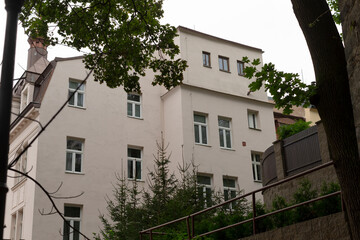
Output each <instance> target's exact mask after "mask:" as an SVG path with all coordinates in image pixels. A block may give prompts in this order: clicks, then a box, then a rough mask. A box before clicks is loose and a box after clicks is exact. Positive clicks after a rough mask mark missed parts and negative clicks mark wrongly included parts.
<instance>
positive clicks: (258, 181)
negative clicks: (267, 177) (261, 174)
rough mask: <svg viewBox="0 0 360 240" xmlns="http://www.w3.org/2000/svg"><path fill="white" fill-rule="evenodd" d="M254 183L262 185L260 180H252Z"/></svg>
mask: <svg viewBox="0 0 360 240" xmlns="http://www.w3.org/2000/svg"><path fill="white" fill-rule="evenodd" d="M254 182H255V183H262V181H261V180H254Z"/></svg>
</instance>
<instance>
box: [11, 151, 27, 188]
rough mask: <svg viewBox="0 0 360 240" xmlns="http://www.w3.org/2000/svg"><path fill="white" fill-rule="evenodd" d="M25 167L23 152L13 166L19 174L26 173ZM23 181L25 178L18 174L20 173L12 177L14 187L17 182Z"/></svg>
mask: <svg viewBox="0 0 360 240" xmlns="http://www.w3.org/2000/svg"><path fill="white" fill-rule="evenodd" d="M21 152H22V150H21V151H18V154H20V153H21ZM26 165H27V151H25V152H24V153H23V154H22V155H21V157H20V158H19V160H18V161H17V162H16V164H15V169H16V170H18V171H20V172H23V173H26ZM23 179H25V177H24V176H23V175H22V174H20V173H17V172H15V176H14V185H16V184H18V183H19V182H21V181H22V180H23Z"/></svg>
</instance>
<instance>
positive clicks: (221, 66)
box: [219, 58, 224, 70]
mask: <svg viewBox="0 0 360 240" xmlns="http://www.w3.org/2000/svg"><path fill="white" fill-rule="evenodd" d="M219 69H220V70H224V65H223V60H222V59H221V58H219Z"/></svg>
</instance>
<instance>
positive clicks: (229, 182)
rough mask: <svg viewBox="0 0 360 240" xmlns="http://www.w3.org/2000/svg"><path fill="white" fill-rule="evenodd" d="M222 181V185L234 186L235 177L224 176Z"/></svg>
mask: <svg viewBox="0 0 360 240" xmlns="http://www.w3.org/2000/svg"><path fill="white" fill-rule="evenodd" d="M223 182H224V187H231V188H235V179H228V178H224V179H223Z"/></svg>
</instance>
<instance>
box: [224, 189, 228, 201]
mask: <svg viewBox="0 0 360 240" xmlns="http://www.w3.org/2000/svg"><path fill="white" fill-rule="evenodd" d="M224 200H225V201H227V200H229V190H227V189H225V190H224Z"/></svg>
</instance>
